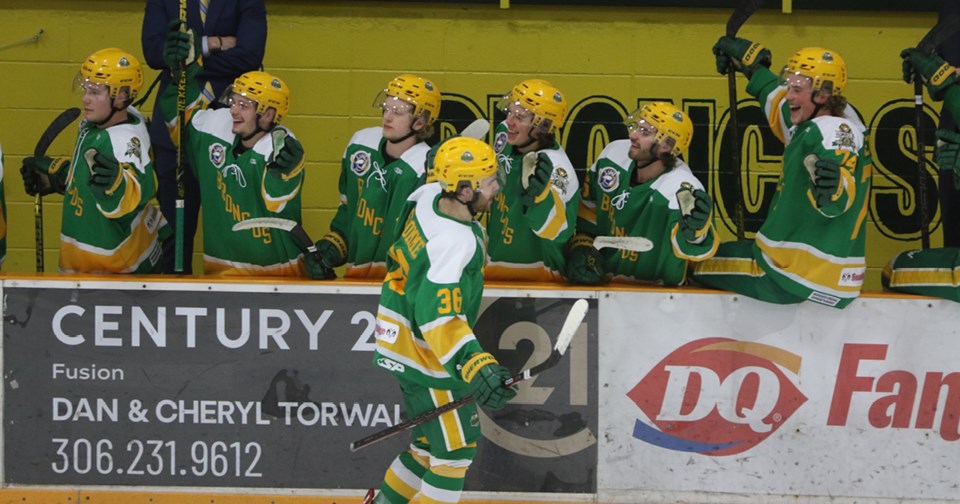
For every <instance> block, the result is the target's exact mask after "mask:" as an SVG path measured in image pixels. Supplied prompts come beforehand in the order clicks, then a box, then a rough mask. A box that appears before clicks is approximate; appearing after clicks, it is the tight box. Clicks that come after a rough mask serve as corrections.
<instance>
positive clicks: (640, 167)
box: [637, 142, 660, 170]
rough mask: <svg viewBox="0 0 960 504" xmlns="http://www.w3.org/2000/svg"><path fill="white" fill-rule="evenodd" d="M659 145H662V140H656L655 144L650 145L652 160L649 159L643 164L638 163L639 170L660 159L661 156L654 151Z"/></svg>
mask: <svg viewBox="0 0 960 504" xmlns="http://www.w3.org/2000/svg"><path fill="white" fill-rule="evenodd" d="M659 145H660V142H654V143H653V145H651V146H650V155H651V159H650V161H647V162H646V163H644V164H642V165H639V164H638V165H637V169H638V170H642V169H644V168H646V167H648V166H650V165H652V164H653V163H656V162H657V161H660V157H659V156H657V155H656V153H655V152H654V151H655V150H656V148H657V146H659Z"/></svg>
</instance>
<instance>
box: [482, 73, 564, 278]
mask: <svg viewBox="0 0 960 504" xmlns="http://www.w3.org/2000/svg"><path fill="white" fill-rule="evenodd" d="M497 107H499V108H500V110H502V111H503V112H504V113H506V114H507V118H506V120H504V121H503V122H501V123H500V124H499V125H498V126H497V128H496V129H495V130H494V142H493V148H494V150H496V152H497V162H498V163H499V165H500V169H501V171H502V172H503V173H504V176H505V182H504V187H503V190H502V191H501V193H500V194H499V195H498V196H497V200H496V202H495V203H494V205H493V208H492V209H491V210H490V218H489V222H488V227H489V232H490V251H489V253H490V264H489V265H488V266H487V268H486V271H485V273H484V274H485V278H486V279H487V280H530V281H548V280H559V279H562V276H561V275H562V273H563V271H564V254H563V251H564V247H565V246H566V244H567V241H569V240H570V238H571V237H572V236H573V231H574V226H575V224H576V217H577V205H579V199H580V196H579V181H578V180H577V175H576V173H574V171H573V165H572V163H570V159H569V158H567V154H566V153H565V152H564V151H563V148H561V147H560V144H559V143H557V140H556V138H555V136H554V135H555V134H556V132H557V131H558V130H559V129H560V126H562V125H563V121H564V119H565V118H566V115H567V101H566V99H565V98H564V97H563V94H562V93H561V92H560V90H559V89H557V88H555V87H554V86H553V85H551V84H550V83H549V82H547V81H544V80H537V79H531V80H525V81H523V82H521V83H519V84H517V85H516V86H515V87H514V88H513V90H512V91H511V92H510V93H509V94H507V95H505V96H504V97H503V98H502V99H501V100H500V101H499V102H498V104H497Z"/></svg>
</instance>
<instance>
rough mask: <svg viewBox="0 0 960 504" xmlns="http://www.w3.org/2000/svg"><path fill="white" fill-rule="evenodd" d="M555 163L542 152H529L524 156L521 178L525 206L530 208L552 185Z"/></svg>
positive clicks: (521, 191)
mask: <svg viewBox="0 0 960 504" xmlns="http://www.w3.org/2000/svg"><path fill="white" fill-rule="evenodd" d="M552 174H553V165H552V164H551V163H550V159H549V158H547V155H546V154H544V153H542V152H540V153H537V152H528V153H527V154H526V155H524V156H523V173H522V175H521V178H520V182H521V186H522V188H521V189H520V202H521V203H522V204H523V207H524V208H530V207H532V206H533V204H534V203H536V202H537V199H538V198H540V197H541V196H542V195H543V193H544V192H546V191H547V188H548V187H549V186H550V176H551V175H552Z"/></svg>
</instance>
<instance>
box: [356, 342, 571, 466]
mask: <svg viewBox="0 0 960 504" xmlns="http://www.w3.org/2000/svg"><path fill="white" fill-rule="evenodd" d="M561 357H563V354H562V353H560V351H559V350H554V351H553V352H551V353H550V357H549V358H547V360H545V361H543V362H542V363H541V364H539V365H537V366H534V367H532V368H530V369H527V370H526V371H521V372H520V373H519V374H516V375H513V376H511V377H510V378H507V379H506V380H504V382H503V387H504V388H510V387H511V386H513V385H514V384H515V383H517V382H521V381H524V380H529V379H530V378H532V377H534V376H536V375H538V374H540V373H542V372H544V371H546V370H548V369H550V368H552V367H553V366H555V365H557V363H558V362H560V358H561ZM474 401H476V398H474V397H473V396H466V397H461V398H460V399H457V400H455V401H452V402H449V403H447V404H444V405H443V406H440V407H439V408H434V409H432V410H430V411H427V412H425V413H421V414H419V415H417V416H415V417H413V418H411V419H409V420H406V421H403V422H400V423H398V424H397V425H394V426H392V427H388V428H386V429H383V430H381V431H379V432H374V433H373V434H371V435H369V436H367V437H365V438H363V439H360V440H357V441H354V442H352V443H350V451H352V452H355V451H357V450H360V449H362V448H366V447H367V446H370V445H372V444H374V443H378V442H380V441H383V440H384V439H388V438H391V437H393V436H396V435H397V434H400V433H401V432H404V431H408V430H410V429H412V428H414V427H416V426H418V425H420V424H422V423H424V422H426V421H428V420H433V419H434V418H437V417H438V416H440V415H442V414H444V413H447V412H448V411H453V410H455V409H457V408H460V407H462V406H465V405H467V404H470V403H472V402H474Z"/></svg>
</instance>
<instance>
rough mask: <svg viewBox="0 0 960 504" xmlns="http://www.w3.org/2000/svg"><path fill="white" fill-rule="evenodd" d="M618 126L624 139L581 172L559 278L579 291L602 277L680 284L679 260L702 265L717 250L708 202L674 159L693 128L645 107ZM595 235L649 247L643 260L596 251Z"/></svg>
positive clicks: (666, 108) (662, 106)
mask: <svg viewBox="0 0 960 504" xmlns="http://www.w3.org/2000/svg"><path fill="white" fill-rule="evenodd" d="M624 124H626V126H627V129H628V131H629V132H630V138H629V139H625V140H615V141H613V142H611V143H610V144H608V145H607V146H606V148H604V149H603V152H601V153H600V157H599V158H597V160H596V161H595V162H594V163H593V166H591V167H590V169H589V170H587V176H586V179H585V181H584V185H583V190H582V192H581V195H580V196H581V199H580V213H579V217H580V218H579V219H578V220H577V234H576V235H575V236H574V237H573V239H572V240H570V245H569V251H568V255H567V270H566V277H567V279H568V280H570V281H571V282H573V283H577V284H587V285H591V284H597V283H600V282H602V281H603V280H604V279H605V277H606V278H612V280H613V281H624V282H646V283H655V284H660V285H680V284H681V283H683V281H684V279H685V277H686V271H687V261H703V260H705V259H709V258H710V257H712V256H713V254H714V253H716V251H717V245H718V244H719V241H718V240H717V239H716V233H715V232H714V229H713V224H712V220H713V219H712V214H713V200H712V199H711V198H710V195H709V194H707V192H706V191H704V190H703V184H701V183H700V181H699V180H697V178H696V177H695V176H694V175H693V173H692V172H691V171H690V167H689V166H687V164H686V163H684V162H683V161H682V160H681V159H679V158H678V157H677V156H679V155H680V154H681V153H683V152H685V151H686V150H687V148H688V147H689V146H690V141H691V139H692V138H693V122H692V121H691V120H690V118H689V117H688V116H687V115H686V114H684V113H683V112H682V111H681V110H680V109H678V108H677V107H675V106H673V105H671V104H669V103H664V102H653V103H648V104H646V105H644V106H643V107H641V108H639V109H637V110H635V111H634V112H633V113H631V114H630V115H629V116H627V118H626V119H625V120H624ZM597 235H614V236H644V237H646V238H649V239H651V240H652V241H653V242H654V247H653V249H652V250H650V251H647V252H643V253H638V252H631V251H626V250H616V249H611V248H607V249H603V250H601V251H598V250H597V249H595V248H594V247H593V239H594V237H596V236H597Z"/></svg>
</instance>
